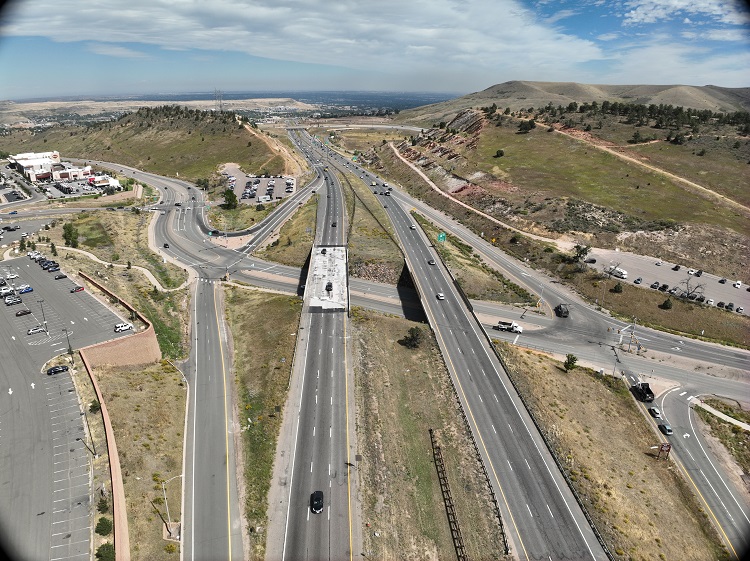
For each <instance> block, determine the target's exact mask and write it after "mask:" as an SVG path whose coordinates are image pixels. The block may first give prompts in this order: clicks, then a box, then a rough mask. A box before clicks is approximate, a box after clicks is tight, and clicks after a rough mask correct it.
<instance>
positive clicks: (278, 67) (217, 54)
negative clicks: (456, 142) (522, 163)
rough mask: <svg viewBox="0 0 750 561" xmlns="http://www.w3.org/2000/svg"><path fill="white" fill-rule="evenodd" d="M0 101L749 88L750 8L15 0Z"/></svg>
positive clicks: (684, 2)
mask: <svg viewBox="0 0 750 561" xmlns="http://www.w3.org/2000/svg"><path fill="white" fill-rule="evenodd" d="M0 65H2V68H4V69H5V75H4V78H3V80H2V81H1V82H0V99H4V100H23V99H29V98H42V99H45V98H53V97H63V96H106V95H146V94H156V93H184V92H208V91H212V90H214V89H219V90H223V91H227V92H263V91H270V90H276V91H280V90H281V91H315V90H326V91H336V90H347V91H361V90H365V91H422V92H430V91H432V92H450V93H456V94H464V93H469V92H473V91H479V90H483V89H485V88H487V87H489V86H492V85H494V84H497V83H501V82H505V81H508V80H533V81H552V82H562V81H570V82H582V83H590V84H687V85H696V86H702V85H708V84H712V85H717V86H723V87H750V15H749V13H748V10H747V6H746V4H744V3H742V2H731V1H730V2H722V1H720V0H701V1H700V2H697V3H696V2H694V1H693V0H623V1H620V2H608V1H605V0H576V1H565V0H540V1H530V0H526V1H523V0H464V1H459V0H409V1H408V2H404V1H402V0H400V1H393V0H382V1H380V2H377V3H372V2H345V3H341V2H327V1H323V0H308V1H306V2H304V3H303V2H299V1H297V2H293V1H290V0H276V1H271V0H232V1H229V0H212V1H211V2H200V1H193V0H182V1H180V0H150V1H149V2H148V3H144V4H143V5H139V3H138V2H136V3H126V2H122V1H120V0H99V1H97V2H96V3H88V2H83V1H81V0H56V1H52V0H15V1H12V2H10V3H8V4H6V5H5V7H4V9H3V11H2V12H1V13H0Z"/></svg>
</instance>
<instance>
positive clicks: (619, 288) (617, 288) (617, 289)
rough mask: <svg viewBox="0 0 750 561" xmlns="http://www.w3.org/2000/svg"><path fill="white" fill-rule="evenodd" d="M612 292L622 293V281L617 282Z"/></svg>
mask: <svg viewBox="0 0 750 561" xmlns="http://www.w3.org/2000/svg"><path fill="white" fill-rule="evenodd" d="M612 292H614V293H615V294H620V293H622V283H621V282H618V283H617V284H616V285H615V286H614V287H613V288H612Z"/></svg>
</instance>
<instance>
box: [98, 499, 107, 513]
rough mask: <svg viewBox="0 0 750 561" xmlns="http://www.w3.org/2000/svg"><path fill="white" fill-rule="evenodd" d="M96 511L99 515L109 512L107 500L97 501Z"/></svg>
mask: <svg viewBox="0 0 750 561" xmlns="http://www.w3.org/2000/svg"><path fill="white" fill-rule="evenodd" d="M96 510H98V511H99V513H100V514H106V513H107V512H108V511H109V503H108V502H107V499H105V498H104V497H102V498H101V499H99V502H98V503H96Z"/></svg>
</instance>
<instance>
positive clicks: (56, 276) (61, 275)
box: [55, 273, 68, 280]
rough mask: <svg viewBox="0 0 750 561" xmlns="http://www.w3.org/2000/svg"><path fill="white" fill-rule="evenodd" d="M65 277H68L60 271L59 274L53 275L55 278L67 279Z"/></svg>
mask: <svg viewBox="0 0 750 561" xmlns="http://www.w3.org/2000/svg"><path fill="white" fill-rule="evenodd" d="M67 278H68V275H64V274H62V273H60V274H59V275H55V280H60V279H67Z"/></svg>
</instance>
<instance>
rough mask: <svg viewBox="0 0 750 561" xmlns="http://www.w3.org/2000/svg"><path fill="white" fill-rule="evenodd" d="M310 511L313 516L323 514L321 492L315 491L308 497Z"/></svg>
mask: <svg viewBox="0 0 750 561" xmlns="http://www.w3.org/2000/svg"><path fill="white" fill-rule="evenodd" d="M310 510H312V511H313V514H320V513H321V512H323V491H315V492H314V493H313V494H312V495H310Z"/></svg>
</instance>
